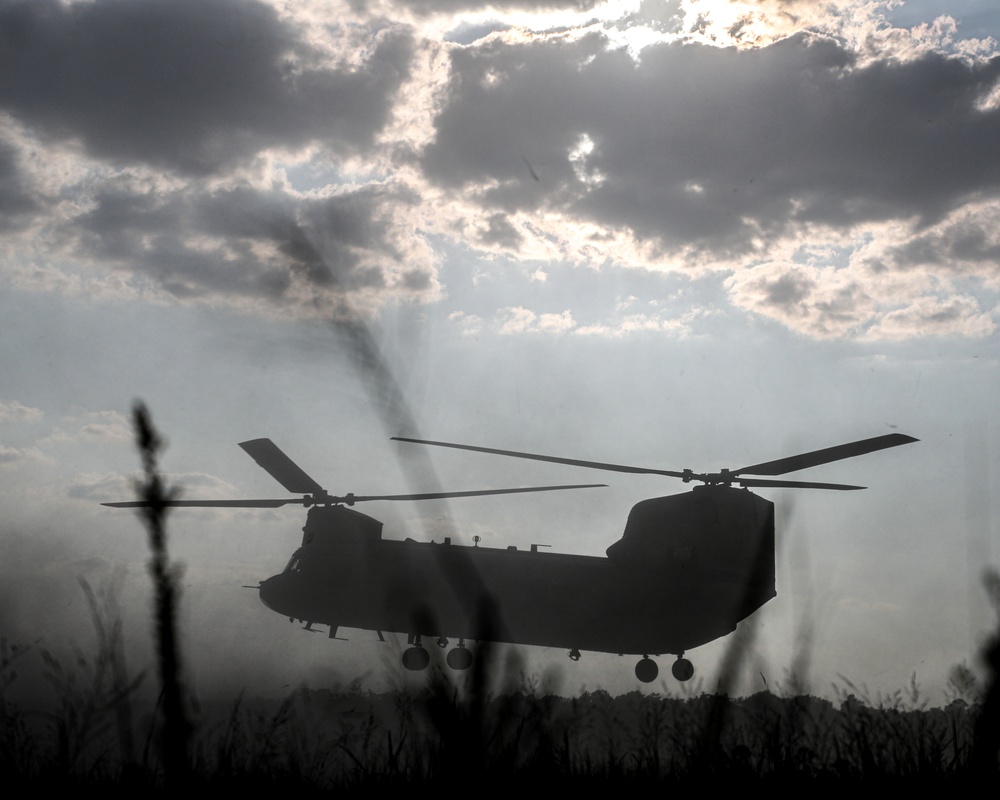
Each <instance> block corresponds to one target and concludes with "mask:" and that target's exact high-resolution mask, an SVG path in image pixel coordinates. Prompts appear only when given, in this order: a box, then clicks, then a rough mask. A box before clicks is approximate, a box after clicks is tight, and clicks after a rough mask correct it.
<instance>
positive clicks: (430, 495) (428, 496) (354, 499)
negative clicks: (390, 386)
mask: <svg viewBox="0 0 1000 800" xmlns="http://www.w3.org/2000/svg"><path fill="white" fill-rule="evenodd" d="M599 487H605V488H606V487H607V484H606V483H578V484H572V485H569V486H529V487H527V488H524V489H481V490H479V491H473V492H427V493H425V494H382V495H360V496H354V495H348V496H347V497H338V498H335V499H336V500H342V501H344V502H350V503H363V502H366V501H368V500H444V499H445V498H448V497H483V496H485V495H488V494H520V493H522V492H557V491H560V490H562V489H596V488H599Z"/></svg>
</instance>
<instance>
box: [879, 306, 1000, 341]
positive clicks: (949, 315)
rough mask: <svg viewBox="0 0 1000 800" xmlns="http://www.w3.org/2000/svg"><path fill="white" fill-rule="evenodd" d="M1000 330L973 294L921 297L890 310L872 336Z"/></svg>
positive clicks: (978, 333)
mask: <svg viewBox="0 0 1000 800" xmlns="http://www.w3.org/2000/svg"><path fill="white" fill-rule="evenodd" d="M996 329H997V326H996V322H995V321H994V319H993V315H992V314H990V313H988V312H984V311H982V310H981V309H980V307H979V303H978V302H977V301H976V300H975V298H972V297H949V298H946V299H939V298H936V297H920V298H918V299H917V300H916V301H914V302H913V303H912V304H911V305H910V306H908V307H907V308H902V309H898V310H895V311H890V312H889V313H887V314H886V315H885V316H884V317H883V318H882V320H881V321H880V322H879V323H878V324H877V325H875V326H873V327H872V328H871V330H869V332H868V338H871V339H912V338H915V337H918V336H964V337H969V338H980V337H983V336H989V335H990V334H992V333H994V332H995V331H996Z"/></svg>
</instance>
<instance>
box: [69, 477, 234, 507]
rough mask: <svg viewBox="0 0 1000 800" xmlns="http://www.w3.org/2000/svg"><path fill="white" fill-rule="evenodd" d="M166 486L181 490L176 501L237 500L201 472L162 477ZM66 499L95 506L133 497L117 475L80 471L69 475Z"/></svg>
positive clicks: (226, 485) (228, 486)
mask: <svg viewBox="0 0 1000 800" xmlns="http://www.w3.org/2000/svg"><path fill="white" fill-rule="evenodd" d="M164 478H165V480H166V482H167V484H168V485H169V486H177V487H179V488H180V489H181V494H180V495H179V499H185V500H197V499H206V500H233V499H239V493H238V492H237V490H236V488H235V487H234V486H233V485H232V484H231V483H229V482H228V481H224V480H222V479H221V478H217V477H216V476H214V475H207V474H205V473H202V472H175V473H169V474H167V475H165V476H164ZM66 494H67V496H68V497H72V498H75V499H78V500H88V501H95V502H98V503H110V502H123V501H128V500H129V499H132V498H134V497H135V488H134V487H133V485H132V483H131V481H129V480H128V478H126V477H125V476H123V475H121V474H119V473H96V472H83V473H79V474H77V475H75V476H73V478H72V480H71V482H70V485H69V488H68V489H67V491H66Z"/></svg>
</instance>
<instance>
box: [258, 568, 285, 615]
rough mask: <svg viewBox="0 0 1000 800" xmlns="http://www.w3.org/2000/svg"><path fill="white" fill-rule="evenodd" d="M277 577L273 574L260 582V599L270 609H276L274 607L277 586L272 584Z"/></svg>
mask: <svg viewBox="0 0 1000 800" xmlns="http://www.w3.org/2000/svg"><path fill="white" fill-rule="evenodd" d="M279 577H280V576H278V575H275V576H273V577H271V578H267V579H266V580H263V581H261V582H260V601H261V602H262V603H263V604H264V605H265V606H267V607H268V608H269V609H271V610H272V611H277V609H276V608H275V607H274V603H275V600H276V597H275V594H276V589H277V587H276V586H275V585H274V584H275V581H276V580H277V579H278V578H279Z"/></svg>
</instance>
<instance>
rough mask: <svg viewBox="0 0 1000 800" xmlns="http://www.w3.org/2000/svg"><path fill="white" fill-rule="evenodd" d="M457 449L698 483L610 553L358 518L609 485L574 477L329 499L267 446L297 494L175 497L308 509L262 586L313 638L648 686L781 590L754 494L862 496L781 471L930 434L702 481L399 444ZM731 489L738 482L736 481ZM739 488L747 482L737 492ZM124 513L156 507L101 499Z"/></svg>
mask: <svg viewBox="0 0 1000 800" xmlns="http://www.w3.org/2000/svg"><path fill="white" fill-rule="evenodd" d="M393 439H394V440H396V441H400V442H408V443H412V444H418V445H423V446H434V447H447V448H455V449H459V450H466V451H473V452H480V453H488V454H493V455H500V456H506V457H512V458H521V459H531V460H536V461H546V462H550V463H555V464H563V465H569V466H576V467H587V468H591V469H598V470H605V471H612V472H621V473H631V474H655V475H664V476H667V477H673V478H679V479H680V480H682V481H683V482H684V483H691V482H697V483H699V484H700V485H698V486H695V487H693V489H692V490H691V491H688V492H684V493H681V494H674V495H668V496H665V497H656V498H652V499H649V500H643V501H641V502H639V503H637V504H636V505H635V506H633V508H632V510H631V512H630V513H629V516H628V520H627V522H626V524H625V529H624V532H623V534H622V536H621V538H620V539H619V540H618V541H616V542H614V543H613V544H611V545H610V546H609V547H608V548H607V551H606V556H604V557H600V556H584V555H574V554H569V553H553V552H543V551H541V550H540V549H539V546H538V545H534V544H533V545H531V547H530V549H528V550H518V549H517V548H516V547H515V546H510V547H507V548H493V547H479V540H478V537H474V538H475V543H474V544H473V545H472V546H468V545H457V544H453V543H452V542H451V539H450V538H448V537H446V538H445V539H444V541H443V542H442V543H437V542H429V543H428V542H416V541H414V540H412V539H406V540H405V541H399V540H393V539H385V538H383V537H382V523H381V522H380V521H378V520H377V519H374V518H373V517H370V516H367V515H365V514H362V513H360V512H358V511H355V510H353V509H352V508H350V506H353V505H354V504H355V503H360V502H367V501H375V500H391V501H407V500H429V499H440V498H454V497H474V496H483V495H494V494H514V493H523V492H542V491H558V490H566V489H584V488H598V487H601V486H604V485H605V484H572V485H560V486H537V487H526V488H517V489H486V490H476V491H465V492H436V493H425V494H410V495H370V496H355V495H354V494H347V495H345V496H342V497H337V496H333V495H330V494H329V493H328V492H327V491H326V490H325V489H323V487H322V486H320V484H319V483H317V482H316V481H315V480H314V479H313V478H311V477H310V476H309V475H308V474H307V473H306V472H305V471H303V470H302V469H301V468H300V467H299V466H298V465H297V464H295V462H294V461H292V459H291V458H289V457H288V456H287V455H286V454H285V453H284V452H283V451H281V450H280V449H279V448H278V446H277V445H276V444H274V443H273V442H272V441H271V440H270V439H254V440H251V441H248V442H242V443H241V444H240V447H241V448H243V450H244V451H245V452H247V453H248V454H249V455H250V456H251V457H252V458H253V459H254V460H255V461H256V462H257V464H258V465H259V466H261V467H262V468H263V469H264V470H266V471H267V472H268V473H269V474H270V475H271V476H272V477H273V478H275V479H276V480H277V481H278V483H280V484H281V485H282V486H283V487H284V488H285V489H286V490H287V491H289V492H291V493H293V494H300V495H302V496H301V497H294V498H285V499H258V500H167V501H165V502H164V504H165V505H167V506H186V507H202V508H211V507H215V508H277V507H280V506H284V505H288V504H296V505H302V506H304V507H306V508H308V513H307V516H306V524H305V527H304V528H303V529H302V530H303V537H302V543H301V545H300V547H299V548H298V549H296V550H295V552H294V553H293V554H292V556H291V559H290V560H289V562H288V564H287V566H286V567H285V569H284V570H283V571H282V572H281V573H279V574H277V575H274V576H272V577H270V578H267V579H266V580H263V581H261V582H260V585H259V587H257V588H258V590H259V594H260V599H261V601H262V602H263V603H264V605H265V606H267V607H268V608H270V609H272V610H273V611H275V612H277V613H279V614H281V615H283V616H287V617H288V618H289V620H290V621H293V622H294V621H296V620H297V621H299V622H301V623H303V624H304V627H305V629H306V630H310V631H312V630H314V627H313V626H314V625H317V624H321V625H326V626H328V629H329V631H328V635H329V637H330V638H331V639H335V638H338V637H337V632H338V630H339V629H340V628H342V627H347V628H360V629H365V630H370V631H375V632H376V634H377V635H378V638H379V640H380V641H385V637H384V635H383V634H384V632H393V633H398V634H405V635H406V636H407V645H408V646H407V649H406V650H404V652H403V653H402V659H401V660H402V664H403V666H404V667H405V668H406V669H408V670H413V671H420V670H423V669H426V668H427V666H428V665H429V663H430V660H431V658H430V653H429V652H428V649H427V648H426V647H425V646H424V640H425V639H427V640H432V641H434V642H435V643H436V644H437V645H438V647H440V648H448V647H449V646H450V649H449V651H448V653H447V656H446V662H447V664H448V666H449V667H451V668H452V669H454V670H459V671H461V670H466V669H468V668H469V667H470V666H471V665H472V663H473V655H472V653H471V651H470V650H469V647H468V644H467V642H469V641H473V640H474V641H480V642H483V641H485V642H503V643H510V644H520V645H535V646H544V647H555V648H563V649H566V650H568V655H569V657H570V658H571V659H572V660H574V661H577V660H579V659H580V657H581V651H592V652H606V653H617V654H619V655H637V656H640V658H639V660H638V661H637V663H636V665H635V675H636V677H637V678H638V679H639V680H640V681H642V682H644V683H649V682H651V681H653V680H655V679H656V678H657V676H658V674H659V666H658V665H657V662H656V661H654V660H653V657H655V656H661V655H663V654H668V655H673V656H675V660H674V662H673V664H672V665H671V673H672V674H673V676H674V678H676V679H677V680H678V681H687V680H689V679H690V678H691V677H692V676H693V674H694V666H693V664H692V663H691V661H690V660H688V659H687V658H685V657H684V655H685V653H686V652H687V651H689V650H692V649H694V648H696V647H699V646H700V645H703V644H706V643H708V642H711V641H713V640H715V639H718V638H720V637H723V636H725V635H727V634H729V633H731V632H732V631H734V630H735V629H736V626H737V624H738V623H739V622H741V621H742V620H744V619H746V618H747V617H748V616H750V615H751V614H753V613H754V612H755V611H756V610H757V609H759V608H760V607H761V606H763V605H764V604H765V603H767V602H768V601H769V600H770V599H771V598H773V597H775V596H776V590H775V566H774V504H773V503H772V502H770V501H769V500H765V499H764V498H762V497H759V496H758V495H756V494H754V493H753V492H751V491H749V489H750V488H751V487H753V488H763V487H779V488H811V489H833V490H859V489H864V488H865V487H863V486H854V485H848V484H837V483H817V482H805V481H789V480H777V479H774V478H771V477H765V478H757V477H746V476H775V475H784V474H786V473H789V472H796V471H798V470H802V469H806V468H809V467H815V466H819V465H821V464H826V463H830V462H833V461H839V460H842V459H846V458H853V457H856V456H861V455H865V454H867V453H872V452H875V451H878V450H883V449H886V448H890V447H897V446H899V445H903V444H909V443H911V442H916V441H918V440H917V439H914V438H913V437H911V436H906V435H904V434H900V433H893V434H887V435H883V436H876V437H874V438H870V439H863V440H860V441H855V442H850V443H847V444H841V445H837V446H835V447H828V448H824V449H822V450H814V451H811V452H808V453H802V454H799V455H795V456H788V457H785V458H780V459H777V460H775V461H768V462H763V463H759V464H753V465H750V466H747V467H741V468H740V469H735V470H728V469H723V470H721V471H720V472H715V473H697V472H694V471H693V470H690V469H684V470H679V471H677V470H661V469H649V468H643V467H633V466H627V465H621V464H609V463H604V462H596V461H583V460H579V459H569V458H561V457H556V456H546V455H540V454H537V453H525V452H519V451H513V450H500V449H495V448H487V447H479V446H474V445H464V444H457V443H452V442H440V441H431V440H426V439H411V438H405V437H393ZM734 484H735V486H734ZM737 487H739V488H737ZM103 505H106V506H112V507H116V508H135V507H142V506H147V505H148V503H146V502H144V501H131V502H123V503H104V504H103Z"/></svg>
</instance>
